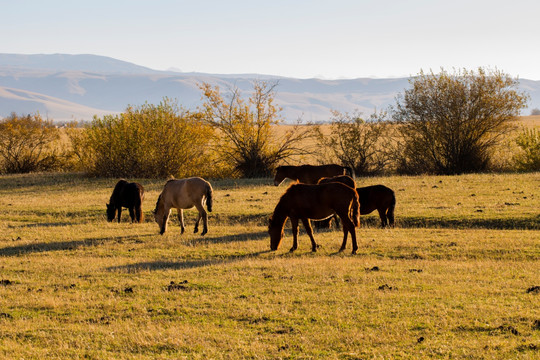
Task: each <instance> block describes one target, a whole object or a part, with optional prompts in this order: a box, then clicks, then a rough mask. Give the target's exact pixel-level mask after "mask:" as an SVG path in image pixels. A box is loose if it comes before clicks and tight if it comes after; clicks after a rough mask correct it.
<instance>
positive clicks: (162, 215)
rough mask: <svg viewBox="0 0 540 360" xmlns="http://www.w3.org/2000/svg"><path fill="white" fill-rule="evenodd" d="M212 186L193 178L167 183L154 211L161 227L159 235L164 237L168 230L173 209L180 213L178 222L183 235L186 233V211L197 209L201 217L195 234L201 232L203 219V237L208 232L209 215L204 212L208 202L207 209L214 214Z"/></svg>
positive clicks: (200, 179) (196, 223) (196, 224)
mask: <svg viewBox="0 0 540 360" xmlns="http://www.w3.org/2000/svg"><path fill="white" fill-rule="evenodd" d="M212 194H213V190H212V186H211V185H210V183H209V182H208V181H206V180H204V179H202V178H200V177H191V178H187V179H173V180H169V181H167V183H166V184H165V186H164V187H163V191H161V194H160V195H159V197H158V200H157V203H156V208H155V209H154V211H153V213H154V220H156V222H157V223H158V225H159V229H160V231H159V233H160V234H161V235H163V234H164V233H165V230H167V222H168V220H169V214H170V213H171V209H172V208H175V209H177V211H178V220H179V221H180V228H181V229H182V234H183V233H184V230H185V228H184V211H183V209H191V208H192V207H194V206H195V207H196V208H197V210H198V211H199V217H198V218H197V221H196V222H195V230H194V233H197V232H198V231H199V221H200V220H201V218H202V219H203V231H202V233H201V235H204V234H206V233H207V232H208V214H207V213H206V211H205V210H204V207H203V204H204V202H206V208H207V209H208V211H209V212H212Z"/></svg>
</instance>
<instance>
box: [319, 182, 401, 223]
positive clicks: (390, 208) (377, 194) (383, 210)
mask: <svg viewBox="0 0 540 360" xmlns="http://www.w3.org/2000/svg"><path fill="white" fill-rule="evenodd" d="M329 182H340V183H342V184H345V185H347V186H353V187H354V186H355V183H354V180H353V179H352V178H350V177H348V176H335V177H333V178H323V179H321V180H319V184H322V183H329ZM356 192H357V193H358V198H359V199H360V215H367V214H370V213H372V212H373V211H374V210H377V212H378V213H379V217H380V219H381V226H382V227H383V228H384V227H386V226H388V225H390V226H392V227H393V226H394V209H395V207H396V195H395V193H394V191H393V190H392V189H390V188H388V187H386V186H384V185H372V186H365V187H359V188H356Z"/></svg>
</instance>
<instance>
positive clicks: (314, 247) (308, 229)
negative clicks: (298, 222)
mask: <svg viewBox="0 0 540 360" xmlns="http://www.w3.org/2000/svg"><path fill="white" fill-rule="evenodd" d="M302 223H303V224H304V229H306V233H307V234H308V236H309V239H310V240H311V251H312V252H317V248H318V247H319V245H317V243H316V242H315V239H314V238H313V228H312V227H311V222H310V221H309V219H308V218H304V219H302Z"/></svg>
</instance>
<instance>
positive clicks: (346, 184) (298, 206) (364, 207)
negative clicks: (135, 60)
mask: <svg viewBox="0 0 540 360" xmlns="http://www.w3.org/2000/svg"><path fill="white" fill-rule="evenodd" d="M286 178H288V179H291V180H293V181H296V183H294V184H293V185H291V186H289V188H287V190H286V191H285V193H284V194H283V195H282V196H281V197H280V199H279V201H278V203H277V205H276V207H275V209H274V212H273V214H272V215H271V217H270V219H269V224H268V233H269V235H270V249H272V250H277V249H278V248H279V245H280V244H281V241H282V239H283V233H284V227H285V222H286V221H287V219H290V221H291V226H292V235H293V246H292V247H291V249H290V251H291V252H292V251H295V250H296V249H297V248H298V223H299V221H302V224H303V225H304V228H305V230H306V233H307V235H308V236H309V238H310V240H311V250H312V251H314V252H315V251H317V248H318V247H319V245H317V243H316V242H315V239H314V238H313V229H312V226H311V220H322V221H324V220H327V221H328V220H329V219H331V218H335V219H336V220H337V219H339V220H340V221H339V222H340V223H341V225H342V228H343V242H342V244H341V248H340V251H343V250H345V248H346V245H347V238H348V236H349V234H350V237H351V241H352V253H353V254H355V253H356V251H357V250H358V244H357V242H356V228H357V227H359V226H360V215H366V214H369V213H371V212H373V211H375V210H377V211H378V213H379V217H380V219H381V226H382V227H386V226H394V209H395V206H396V197H395V194H394V191H393V190H392V189H390V188H388V187H386V186H384V185H373V186H366V187H356V183H355V181H354V179H353V177H352V171H351V168H349V167H344V166H341V165H335V164H329V165H300V166H279V167H278V168H277V169H276V175H275V177H274V185H275V186H279V184H281V183H282V182H283V180H285V179H286ZM143 199H144V188H143V186H142V185H141V184H138V183H134V182H132V183H129V182H127V181H126V180H120V181H118V183H117V184H116V186H115V187H114V190H113V193H112V195H111V197H110V200H109V203H108V204H107V220H108V221H113V220H114V219H115V217H117V218H118V222H120V217H121V214H122V208H127V209H128V211H129V215H130V217H131V221H132V222H142V221H143V213H142V202H143ZM205 204H206V209H207V210H208V212H212V204H213V190H212V186H211V185H210V183H209V182H208V181H206V180H204V179H202V178H200V177H191V178H187V179H172V180H168V181H167V183H166V184H165V185H164V187H163V190H162V191H161V194H160V195H159V197H158V200H157V202H156V207H155V209H154V210H153V212H152V213H153V215H154V220H155V221H156V223H157V224H158V225H159V229H160V231H159V233H160V234H162V235H163V234H164V233H165V231H166V230H167V222H168V220H169V215H170V212H171V210H172V209H173V208H174V209H177V212H178V220H179V222H180V228H181V232H182V233H184V231H185V226H184V215H183V210H184V209H190V208H193V207H195V208H196V209H197V210H198V212H199V216H198V217H197V221H196V223H195V230H194V232H195V233H197V232H198V231H199V222H200V220H201V219H202V220H203V231H202V232H201V235H204V234H206V233H207V232H208V213H207V212H206V210H205V209H204V205H205ZM336 223H337V221H336Z"/></svg>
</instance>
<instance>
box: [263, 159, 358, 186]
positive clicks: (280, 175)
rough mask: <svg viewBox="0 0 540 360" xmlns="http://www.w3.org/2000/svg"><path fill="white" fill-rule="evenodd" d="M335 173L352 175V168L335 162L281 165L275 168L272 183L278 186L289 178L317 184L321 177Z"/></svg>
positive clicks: (334, 174) (335, 174)
mask: <svg viewBox="0 0 540 360" xmlns="http://www.w3.org/2000/svg"><path fill="white" fill-rule="evenodd" d="M337 175H350V176H352V169H351V168H350V167H348V166H341V165H337V164H328V165H299V166H292V165H283V166H278V167H277V168H276V175H275V176H274V185H275V186H278V185H279V184H281V183H282V182H283V180H285V178H289V179H292V180H297V181H298V182H301V183H303V184H317V181H319V179H321V178H323V177H332V176H337Z"/></svg>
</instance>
